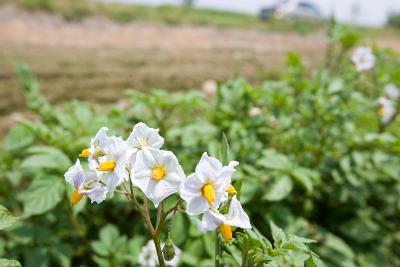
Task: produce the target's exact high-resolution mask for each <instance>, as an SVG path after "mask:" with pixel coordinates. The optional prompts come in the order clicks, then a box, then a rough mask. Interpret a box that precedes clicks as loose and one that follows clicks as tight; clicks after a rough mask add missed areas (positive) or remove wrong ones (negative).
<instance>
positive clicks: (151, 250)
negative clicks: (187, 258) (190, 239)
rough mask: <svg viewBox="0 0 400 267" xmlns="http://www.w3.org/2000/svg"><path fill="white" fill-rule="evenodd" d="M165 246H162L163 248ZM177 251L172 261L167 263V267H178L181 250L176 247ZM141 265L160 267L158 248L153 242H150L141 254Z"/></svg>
mask: <svg viewBox="0 0 400 267" xmlns="http://www.w3.org/2000/svg"><path fill="white" fill-rule="evenodd" d="M163 246H164V244H161V247H163ZM174 250H175V257H174V258H173V259H172V260H170V261H165V265H166V266H178V263H179V257H180V255H181V253H182V252H181V250H180V249H179V248H178V247H176V246H175V245H174ZM138 261H139V263H140V264H141V265H143V266H146V267H157V266H158V257H157V250H156V246H155V245H154V242H153V240H149V241H148V242H147V244H146V246H144V247H143V248H142V250H141V251H140V254H139V259H138Z"/></svg>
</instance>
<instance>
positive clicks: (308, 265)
mask: <svg viewBox="0 0 400 267" xmlns="http://www.w3.org/2000/svg"><path fill="white" fill-rule="evenodd" d="M304 267H318V265H317V264H316V263H315V262H314V258H313V256H312V255H311V254H310V256H309V257H308V259H307V260H305V261H304Z"/></svg>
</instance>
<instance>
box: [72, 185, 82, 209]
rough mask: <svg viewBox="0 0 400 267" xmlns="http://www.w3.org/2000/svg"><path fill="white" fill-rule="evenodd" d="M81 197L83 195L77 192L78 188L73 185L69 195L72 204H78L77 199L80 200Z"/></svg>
mask: <svg viewBox="0 0 400 267" xmlns="http://www.w3.org/2000/svg"><path fill="white" fill-rule="evenodd" d="M82 197H83V195H82V194H79V191H78V188H76V187H75V188H74V191H73V192H72V195H71V203H72V206H75V205H76V204H78V203H79V201H81V199H82Z"/></svg>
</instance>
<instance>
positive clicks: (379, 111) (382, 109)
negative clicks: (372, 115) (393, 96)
mask: <svg viewBox="0 0 400 267" xmlns="http://www.w3.org/2000/svg"><path fill="white" fill-rule="evenodd" d="M378 115H379V116H380V117H382V116H383V115H385V108H384V107H379V109H378Z"/></svg>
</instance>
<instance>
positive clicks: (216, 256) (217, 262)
mask: <svg viewBox="0 0 400 267" xmlns="http://www.w3.org/2000/svg"><path fill="white" fill-rule="evenodd" d="M220 250H221V245H220V243H219V236H218V230H216V231H215V267H220V266H221V265H220V262H219V255H220V253H221V251H220Z"/></svg>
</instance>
